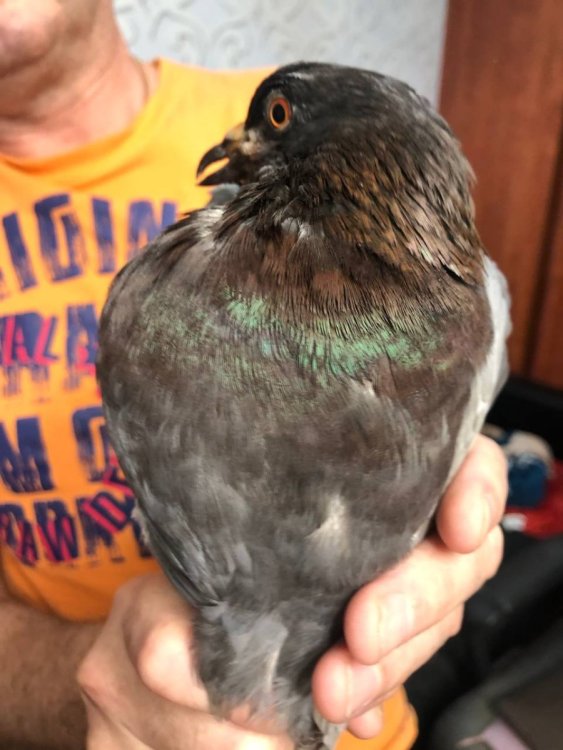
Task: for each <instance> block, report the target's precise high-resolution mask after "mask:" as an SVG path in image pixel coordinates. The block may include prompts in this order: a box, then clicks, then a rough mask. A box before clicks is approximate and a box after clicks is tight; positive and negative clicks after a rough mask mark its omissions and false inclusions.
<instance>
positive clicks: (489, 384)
mask: <svg viewBox="0 0 563 750" xmlns="http://www.w3.org/2000/svg"><path fill="white" fill-rule="evenodd" d="M484 273H485V290H486V294H487V300H488V303H489V307H490V310H491V322H492V328H493V340H492V342H491V347H490V349H489V353H488V355H487V357H486V359H485V362H484V363H483V366H482V367H481V369H480V370H479V371H478V372H477V374H476V376H475V380H474V381H473V385H472V388H471V395H470V398H469V400H468V403H467V406H466V409H465V414H464V417H463V421H462V424H461V428H460V430H459V435H458V439H457V445H456V450H455V455H454V460H453V462H452V468H451V471H450V475H449V478H451V477H452V476H453V475H454V474H455V472H456V471H457V469H458V468H459V466H460V464H461V462H462V461H463V459H464V457H465V455H466V453H467V451H468V450H469V446H470V445H471V442H472V441H473V438H474V436H475V435H476V434H477V433H478V432H479V430H480V429H481V428H482V426H483V424H484V422H485V417H486V416H487V412H488V411H489V409H490V407H491V405H492V403H493V401H494V400H495V398H496V397H497V395H498V393H499V391H500V390H501V388H502V386H503V385H504V383H505V381H506V378H507V377H508V357H507V350H506V339H507V337H508V335H509V334H510V331H511V322H510V295H509V292H508V286H507V284H506V279H505V278H504V276H503V275H502V273H501V272H500V270H499V269H498V267H497V265H496V264H495V263H494V262H493V261H492V260H491V259H490V258H488V257H485V262H484ZM449 478H448V481H449Z"/></svg>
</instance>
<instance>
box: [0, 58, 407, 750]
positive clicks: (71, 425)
mask: <svg viewBox="0 0 563 750" xmlns="http://www.w3.org/2000/svg"><path fill="white" fill-rule="evenodd" d="M159 72H160V81H159V85H158V88H157V91H156V92H155V94H154V95H153V97H152V98H151V99H150V101H149V102H148V103H147V105H146V106H145V108H144V109H143V111H142V112H141V113H140V114H139V115H138V116H137V117H136V118H135V120H134V122H133V123H132V124H131V126H130V127H129V128H128V129H127V130H125V131H123V132H121V133H119V134H117V135H114V136H111V137H109V138H105V139H103V140H101V141H97V142H95V143H92V144H89V145H87V146H85V147H83V148H79V149H76V150H74V151H71V152H68V153H65V154H62V155H59V156H56V157H51V158H46V159H39V160H20V159H12V158H8V157H0V215H1V220H2V226H1V227H0V367H1V371H2V372H1V375H0V380H1V383H0V479H1V481H0V554H1V561H2V569H3V574H4V577H5V579H6V582H7V585H8V587H9V588H10V590H11V591H12V592H13V594H14V595H15V596H17V597H18V598H20V599H22V600H24V601H26V602H28V603H29V604H31V605H33V606H34V607H37V608H40V609H42V610H44V611H48V612H53V613H55V614H57V615H59V616H61V617H63V618H67V619H72V620H77V621H87V620H96V619H101V618H103V617H105V616H106V615H107V613H108V611H109V608H110V606H111V600H112V597H113V594H114V592H115V591H116V589H118V588H119V586H120V585H121V584H122V583H124V582H125V581H126V580H128V579H129V578H131V577H133V576H136V575H140V574H143V573H147V572H149V571H151V570H154V569H155V567H156V564H155V562H154V560H153V559H152V557H151V556H150V553H149V551H148V549H147V548H146V547H145V545H144V544H143V541H142V538H141V535H140V530H139V526H138V523H137V521H136V520H135V516H134V514H133V508H134V499H133V496H132V494H131V492H130V491H129V490H128V488H127V487H126V485H125V483H124V480H123V477H122V475H121V474H120V472H119V470H118V469H117V468H116V465H115V463H114V461H113V460H112V454H111V451H110V449H109V444H108V437H107V433H106V430H105V426H104V420H103V417H102V411H101V406H100V397H99V393H98V389H97V386H96V378H95V370H94V363H95V358H96V348H97V327H98V323H97V320H98V316H99V314H100V311H101V308H102V306H103V303H104V300H105V297H106V294H107V290H108V286H109V284H110V282H111V280H112V278H113V276H114V274H115V272H116V271H117V270H119V268H120V267H121V266H122V265H123V264H124V263H125V262H127V260H129V259H130V258H132V257H134V256H135V254H137V253H138V252H140V251H141V250H142V248H143V246H144V244H145V243H146V242H147V240H150V239H151V238H153V237H154V236H155V235H156V234H157V233H158V232H159V231H160V230H161V229H162V228H163V227H164V226H166V225H167V224H170V223H171V222H173V221H174V220H175V218H176V217H177V216H178V215H179V214H180V213H182V212H184V211H187V210H189V209H193V208H198V207H201V206H203V205H205V203H207V201H208V200H209V193H208V191H207V190H205V189H202V188H198V187H197V186H196V184H195V171H196V166H197V163H198V161H199V158H200V157H201V155H202V154H203V153H204V152H205V151H206V150H207V149H208V148H209V147H210V146H211V145H213V144H215V143H218V142H219V141H220V140H222V138H223V136H224V134H225V132H226V131H227V130H228V129H229V128H230V127H232V126H233V125H234V124H236V123H238V122H240V121H241V120H243V119H244V118H245V115H246V110H247V107H248V103H249V100H250V97H251V95H252V93H253V91H254V89H255V88H256V85H257V84H258V82H259V81H260V80H261V79H262V78H263V77H264V72H263V71H251V72H239V73H235V72H229V73H226V72H222V73H219V72H211V71H207V70H203V69H200V68H188V67H184V66H180V65H177V64H175V63H171V62H168V61H161V62H160V63H159ZM391 703H392V704H393V702H391ZM395 704H396V705H397V710H396V711H395V710H394V711H393V716H395V714H396V716H397V717H398V719H397V721H398V724H397V726H399V724H401V722H403V719H404V718H405V717H407V718H408V717H410V713H409V711H408V709H407V707H406V703H405V700H404V697H401V698H400V700H398V701H397V700H395V703H394V704H393V705H395ZM399 704H400V705H399ZM390 705H391V704H390ZM391 718H392V717H390V720H389V722H388V725H391V724H393V723H394V722H393V721H391ZM395 723H397V722H396V721H395ZM403 723H404V722H403ZM407 723H408V725H409V726H410V727H411V730H412V727H413V722H412V719H409V722H407ZM411 734H412V731H411ZM364 746H365V747H369V748H376V747H377V748H383V747H386V748H387V747H389V748H391V747H392V748H394V749H395V748H406V747H409V746H410V745H409V744H404V743H403V744H398V745H395V744H393V745H389V744H384V745H379V744H377V745H374V744H373V743H371V744H368V745H365V743H364V744H363V745H362V747H364Z"/></svg>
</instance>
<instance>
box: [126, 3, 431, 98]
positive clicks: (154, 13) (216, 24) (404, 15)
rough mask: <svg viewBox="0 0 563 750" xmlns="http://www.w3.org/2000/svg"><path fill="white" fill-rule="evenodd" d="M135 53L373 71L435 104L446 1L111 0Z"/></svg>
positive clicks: (216, 64)
mask: <svg viewBox="0 0 563 750" xmlns="http://www.w3.org/2000/svg"><path fill="white" fill-rule="evenodd" d="M115 6H116V9H117V11H118V18H119V21H120V24H121V27H122V29H123V31H124V33H125V36H126V38H127V40H128V42H129V44H130V46H131V48H132V49H133V51H134V52H135V53H136V54H137V55H139V56H140V57H142V58H152V57H156V56H168V57H172V58H175V59H177V60H182V61H184V62H189V63H197V64H200V65H206V66H209V67H213V68H221V67H223V68H231V67H236V68H239V67H249V66H259V65H267V64H272V63H273V64H281V63H284V62H289V61H292V60H296V59H308V60H321V61H332V62H339V63H344V64H348V65H357V66H360V67H365V68H372V69H375V70H379V71H380V72H383V73H388V74H390V75H394V76H396V77H398V78H401V79H403V80H405V81H407V82H408V83H410V84H411V85H412V86H414V88H416V89H417V91H419V92H420V93H422V94H424V95H425V96H427V97H428V98H429V99H430V100H431V101H433V102H436V101H437V98H438V87H439V71H440V63H441V53H442V44H443V38H444V26H445V13H446V0H283V2H281V0H279V2H274V1H273V0H158V2H155V0H115Z"/></svg>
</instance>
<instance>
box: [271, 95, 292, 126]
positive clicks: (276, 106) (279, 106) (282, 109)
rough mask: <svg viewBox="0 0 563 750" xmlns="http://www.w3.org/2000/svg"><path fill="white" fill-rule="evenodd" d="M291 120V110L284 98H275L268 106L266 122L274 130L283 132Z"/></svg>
mask: <svg viewBox="0 0 563 750" xmlns="http://www.w3.org/2000/svg"><path fill="white" fill-rule="evenodd" d="M292 118H293V109H292V108H291V104H290V103H289V102H288V100H287V99H286V98H285V96H276V97H274V98H273V99H272V100H271V101H270V102H269V104H268V122H269V123H270V125H271V126H272V127H273V128H274V130H278V131H280V130H285V129H286V128H287V127H288V126H289V124H290V122H291V120H292Z"/></svg>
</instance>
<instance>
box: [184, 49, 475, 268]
mask: <svg viewBox="0 0 563 750" xmlns="http://www.w3.org/2000/svg"><path fill="white" fill-rule="evenodd" d="M223 159H227V163H226V164H224V165H222V166H221V167H220V168H219V169H218V170H217V171H215V172H211V173H210V174H208V175H207V176H205V177H204V179H203V180H201V182H200V184H201V185H204V186H208V185H209V186H210V185H219V184H222V183H235V184H238V185H241V186H245V185H248V184H249V183H264V182H268V181H269V182H271V183H272V182H273V183H276V184H277V185H280V184H282V183H283V184H286V185H287V186H288V193H287V195H286V199H287V202H288V203H290V204H291V205H292V206H293V207H295V206H296V202H298V203H299V213H298V216H297V218H299V219H302V220H304V221H307V222H309V223H310V224H313V225H314V224H318V223H319V222H320V223H321V224H323V223H326V221H331V222H332V228H331V231H332V233H333V234H334V233H336V234H337V235H338V236H339V237H340V238H341V239H347V240H351V241H353V242H355V243H356V245H358V246H371V247H373V246H377V252H378V254H379V255H384V256H386V258H387V260H389V261H391V262H392V263H393V264H394V265H399V266H407V265H410V264H411V263H412V259H413V257H414V258H416V259H417V260H419V261H422V262H423V263H426V264H427V265H429V266H434V267H435V266H437V265H439V264H442V265H445V266H446V267H447V268H448V270H449V271H450V272H452V273H453V274H455V275H457V276H459V277H462V278H465V279H466V280H468V279H470V278H473V279H474V278H475V267H474V266H475V264H474V263H473V264H472V263H467V262H466V260H467V258H469V257H470V256H472V255H473V256H476V255H477V254H478V253H479V252H480V250H479V248H480V242H479V240H478V237H477V235H476V232H475V228H474V223H473V203H472V200H471V195H470V182H471V170H470V168H469V165H468V163H467V162H466V160H465V158H464V157H463V155H462V153H461V150H460V148H459V144H458V142H457V141H456V139H455V137H454V135H453V133H452V132H451V130H450V128H449V127H448V125H447V123H446V122H445V121H444V120H443V119H442V118H441V117H440V116H439V115H438V114H437V113H436V112H435V111H434V110H433V109H432V107H431V106H430V104H429V103H428V102H427V100H426V99H424V98H423V97H421V96H419V95H418V94H417V93H416V92H415V91H414V90H413V89H411V88H410V87H409V86H408V85H407V84H405V83H403V82H401V81H398V80H396V79H394V78H390V77H388V76H384V75H381V74H378V73H375V72H372V71H367V70H360V69H356V68H348V67H344V66H338V65H329V64H321V63H296V64H292V65H288V66H285V67H282V68H280V69H279V70H277V71H276V72H275V73H273V74H272V75H270V76H269V77H268V78H266V79H265V80H264V81H263V82H262V83H261V84H260V86H259V87H258V89H257V90H256V92H255V94H254V96H253V98H252V101H251V103H250V107H249V110H248V115H247V118H246V121H245V122H244V123H241V124H240V125H238V126H236V127H235V128H233V129H232V130H231V131H230V132H229V133H227V135H226V136H225V138H224V140H223V142H222V143H220V144H218V145H217V146H214V147H213V148H211V149H210V150H209V151H208V152H207V153H206V154H205V155H204V156H203V158H202V159H201V162H200V164H199V167H198V175H201V174H202V173H203V172H204V171H205V170H206V169H207V168H208V167H210V166H211V165H212V164H214V163H215V162H217V161H219V160H223ZM285 214H286V215H287V212H285ZM290 218H292V217H290ZM348 218H349V220H348ZM323 229H327V227H323ZM443 260H445V262H444V263H442V261H443ZM471 266H473V268H471Z"/></svg>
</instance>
